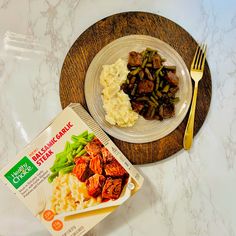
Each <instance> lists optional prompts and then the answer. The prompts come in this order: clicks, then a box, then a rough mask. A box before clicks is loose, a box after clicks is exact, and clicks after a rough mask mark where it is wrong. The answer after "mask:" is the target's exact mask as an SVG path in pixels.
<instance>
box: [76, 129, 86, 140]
mask: <svg viewBox="0 0 236 236" xmlns="http://www.w3.org/2000/svg"><path fill="white" fill-rule="evenodd" d="M87 136H88V130H85V131H84V132H83V133H82V134H80V135H78V136H77V138H78V139H79V138H86V137H87Z"/></svg>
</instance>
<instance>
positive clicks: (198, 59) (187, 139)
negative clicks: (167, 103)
mask: <svg viewBox="0 0 236 236" xmlns="http://www.w3.org/2000/svg"><path fill="white" fill-rule="evenodd" d="M206 49H207V46H206V44H202V45H201V46H198V47H197V50H196V52H195V55H194V58H193V62H192V65H191V69H190V75H191V77H192V79H193V80H194V92H193V98H192V105H191V109H190V113H189V117H188V123H187V126H186V129H185V133H184V143H183V145H184V149H185V150H189V149H190V148H191V146H192V142H193V130H194V118H195V109H196V101H197V92H198V82H199V81H200V80H201V78H202V76H203V71H204V65H205V61H206Z"/></svg>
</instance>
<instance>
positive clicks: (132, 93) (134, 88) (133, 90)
mask: <svg viewBox="0 0 236 236" xmlns="http://www.w3.org/2000/svg"><path fill="white" fill-rule="evenodd" d="M137 87H138V85H137V84H134V87H133V89H132V92H131V95H132V96H134V94H135V92H136V89H137Z"/></svg>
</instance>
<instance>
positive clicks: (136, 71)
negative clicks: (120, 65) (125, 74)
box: [129, 67, 141, 75]
mask: <svg viewBox="0 0 236 236" xmlns="http://www.w3.org/2000/svg"><path fill="white" fill-rule="evenodd" d="M140 70H141V68H140V67H138V68H137V69H135V70H132V71H130V72H129V73H130V74H131V75H136V74H138V73H139V71H140Z"/></svg>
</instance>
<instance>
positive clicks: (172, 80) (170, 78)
mask: <svg viewBox="0 0 236 236" xmlns="http://www.w3.org/2000/svg"><path fill="white" fill-rule="evenodd" d="M165 78H166V80H167V81H168V82H169V83H170V84H172V85H174V86H178V85H179V78H178V76H177V75H176V74H175V73H173V72H172V71H168V72H167V75H166V77H165Z"/></svg>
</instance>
